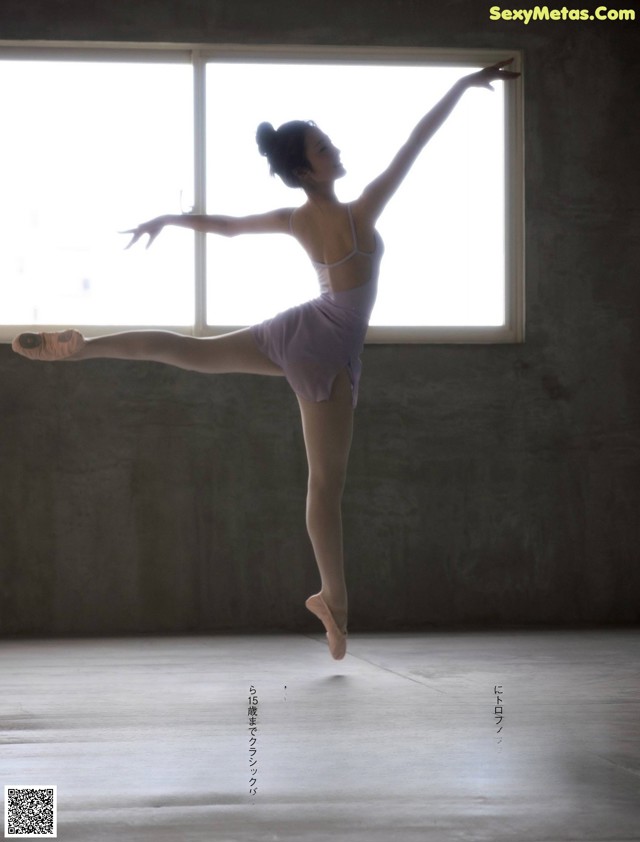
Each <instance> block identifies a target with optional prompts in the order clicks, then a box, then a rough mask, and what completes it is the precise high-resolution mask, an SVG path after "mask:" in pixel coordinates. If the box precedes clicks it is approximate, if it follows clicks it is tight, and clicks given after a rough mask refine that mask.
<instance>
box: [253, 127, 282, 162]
mask: <svg viewBox="0 0 640 842" xmlns="http://www.w3.org/2000/svg"><path fill="white" fill-rule="evenodd" d="M276 134H277V132H276V130H275V129H274V128H273V126H272V125H271V123H260V125H259V126H258V131H257V132H256V141H257V142H258V149H259V151H260V154H261V155H269V154H270V152H271V151H272V150H273V146H274V144H275V141H276Z"/></svg>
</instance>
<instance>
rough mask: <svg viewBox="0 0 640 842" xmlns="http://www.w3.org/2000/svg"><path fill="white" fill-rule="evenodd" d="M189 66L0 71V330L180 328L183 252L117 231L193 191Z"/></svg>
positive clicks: (8, 64) (175, 206) (186, 246)
mask: <svg viewBox="0 0 640 842" xmlns="http://www.w3.org/2000/svg"><path fill="white" fill-rule="evenodd" d="M191 72H192V71H191V68H190V67H189V66H188V65H184V66H182V65H174V64H167V65H162V64H140V63H137V64H128V63H118V62H83V61H0V114H2V115H3V123H4V129H3V131H2V132H0V160H1V161H2V162H3V189H2V194H3V201H2V203H1V204H0V226H1V228H2V234H3V237H2V239H3V245H2V249H1V250H0V301H1V302H2V306H1V308H0V314H1V315H0V319H1V321H2V323H3V324H6V325H10V324H14V325H142V326H144V325H156V324H170V325H185V326H187V325H191V324H192V323H193V309H194V303H193V302H194V285H193V263H194V261H193V243H192V241H190V240H189V238H188V237H186V238H185V237H184V236H183V237H180V236H179V235H177V232H176V231H175V229H174V230H171V231H168V232H167V235H166V236H163V237H162V238H161V239H159V240H158V242H157V243H156V244H154V247H153V249H150V250H149V251H145V250H144V249H135V250H131V251H124V247H125V245H126V244H127V239H126V238H125V237H123V236H122V235H121V234H119V233H118V231H121V230H122V229H124V228H131V227H133V226H134V225H137V224H138V223H139V222H141V221H142V220H144V219H148V218H150V217H152V216H155V215H156V214H157V213H159V212H160V209H163V208H164V209H170V210H171V211H173V212H179V208H180V195H181V192H182V193H183V194H186V195H188V196H191V194H192V192H193V174H192V172H193V117H192V108H193V106H192V81H191Z"/></svg>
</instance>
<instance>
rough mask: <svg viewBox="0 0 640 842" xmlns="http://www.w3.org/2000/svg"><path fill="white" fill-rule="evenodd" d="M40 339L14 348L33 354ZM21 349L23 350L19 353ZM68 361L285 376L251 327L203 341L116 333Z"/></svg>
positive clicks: (89, 342)
mask: <svg viewBox="0 0 640 842" xmlns="http://www.w3.org/2000/svg"><path fill="white" fill-rule="evenodd" d="M66 333H69V332H65V334H59V335H58V336H65V335H66ZM40 336H42V335H41V334H23V335H22V337H18V339H17V340H16V341H15V342H14V349H15V350H17V351H18V352H19V353H24V354H25V356H28V355H30V354H31V353H33V352H31V351H30V348H29V344H30V343H33V342H37V341H39V340H38V337H40ZM44 336H45V337H46V336H54V335H53V334H44ZM28 337H32V338H31V339H29V338H28ZM25 343H26V344H25ZM20 346H21V347H22V348H23V349H24V350H20ZM31 347H33V346H31ZM66 359H67V360H69V361H72V362H75V361H77V360H90V359H119V360H148V361H150V362H159V363H166V364H167V365H173V366H177V367H178V368H184V369H187V370H189V371H199V372H202V373H204V374H224V373H232V372H236V373H244V374H270V375H282V373H283V372H282V369H281V368H280V367H279V366H277V365H276V364H275V363H273V362H271V360H270V359H269V358H268V357H266V356H265V355H264V354H263V353H262V352H261V351H260V350H259V349H258V347H257V346H256V344H255V342H254V339H253V336H252V335H251V330H250V329H249V328H245V329H244V330H238V331H234V332H233V333H227V334H225V335H223V336H215V337H211V338H202V339H201V338H196V337H193V336H183V335H182V334H179V333H171V332H170V331H164V330H134V331H128V332H124V333H114V334H111V335H110V336H99V337H97V338H95V339H87V340H85V341H84V344H83V345H82V346H81V347H80V348H79V349H78V350H77V351H75V352H74V353H73V354H71V355H69V356H67V357H66Z"/></svg>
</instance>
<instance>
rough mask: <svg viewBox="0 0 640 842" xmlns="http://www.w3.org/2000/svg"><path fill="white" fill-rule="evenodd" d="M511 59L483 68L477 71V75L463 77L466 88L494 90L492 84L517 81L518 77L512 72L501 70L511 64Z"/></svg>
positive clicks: (517, 74)
mask: <svg viewBox="0 0 640 842" xmlns="http://www.w3.org/2000/svg"><path fill="white" fill-rule="evenodd" d="M512 61H513V59H512V58H508V59H505V61H498V62H496V63H495V64H492V65H491V67H485V68H483V69H482V70H478V72H477V73H471V74H470V75H469V76H465V77H464V82H465V83H466V85H467V87H468V88H489V90H490V91H492V90H494V88H493V85H492V84H491V83H492V82H499V81H508V80H509V79H517V78H518V76H520V74H519V73H516V72H515V71H513V70H503V67H506V65H507V64H511V62H512Z"/></svg>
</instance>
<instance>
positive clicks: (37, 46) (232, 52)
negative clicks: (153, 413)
mask: <svg viewBox="0 0 640 842" xmlns="http://www.w3.org/2000/svg"><path fill="white" fill-rule="evenodd" d="M505 56H509V57H513V59H514V60H513V64H512V68H513V69H514V70H517V71H520V72H522V53H521V51H518V50H499V51H498V50H493V49H474V48H460V49H457V48H456V49H433V48H422V47H378V46H371V47H362V46H333V45H324V46H320V45H240V44H218V45H215V46H214V45H197V44H140V43H113V42H96V43H93V42H91V43H77V42H48V41H33V42H20V43H19V44H16V43H15V42H7V41H1V40H0V59H2V60H6V59H12V58H13V59H16V60H20V59H22V60H25V59H29V60H38V59H39V60H66V61H69V60H78V61H103V62H110V61H113V62H118V61H127V62H136V61H139V62H146V63H151V62H154V61H161V62H163V63H173V62H175V63H180V64H191V65H192V68H193V93H194V98H193V121H194V122H193V134H194V173H193V176H194V184H193V195H194V206H193V212H194V213H198V214H200V213H202V214H204V213H206V212H207V211H206V68H207V64H209V63H214V62H230V61H231V62H232V61H234V60H235V61H238V62H243V63H253V62H255V63H256V64H260V63H262V62H268V63H292V62H295V63H306V64H318V63H322V62H327V63H331V64H345V65H352V64H375V65H378V66H379V65H384V64H388V65H401V64H405V65H413V64H438V65H441V66H447V65H457V66H460V65H461V66H464V65H468V66H469V67H470V68H471V67H477V66H479V65H480V66H482V65H488V64H492V63H494V62H496V61H500V60H501V59H503V58H505ZM428 107H429V104H426V106H425V108H428ZM504 107H505V114H504V131H505V147H504V148H505V197H504V200H505V232H504V233H505V322H504V324H503V325H499V326H486V327H484V326H474V327H465V326H442V327H433V326H426V325H425V326H419V327H415V326H371V327H370V328H369V330H368V333H367V337H366V341H367V343H379V344H396V343H397V344H410V343H418V344H448V343H464V344H472V343H482V344H493V343H521V342H524V338H525V295H524V292H525V290H524V287H525V271H524V270H525V263H524V260H525V247H524V106H523V84H522V78H520V79H519V80H518V81H517V82H516V83H514V84H509V85H505V89H504ZM375 175H376V173H372V178H373V177H374V176H375ZM206 237H207V235H206V234H202V233H195V234H194V256H195V262H194V265H195V272H194V275H195V276H194V287H195V313H194V321H193V325H192V326H191V327H188V328H185V327H184V326H181V327H176V326H171V325H158V326H156V327H159V328H163V329H167V330H175V331H176V332H179V333H183V334H187V335H194V336H216V335H220V334H221V333H226V332H229V331H230V330H234V329H236V328H240V327H245V326H246V325H237V326H235V327H234V326H226V325H225V326H224V327H222V326H216V325H210V324H207V322H206V313H207V288H206V282H207V265H206V263H207V249H206ZM65 327H68V325H39V326H38V329H40V330H51V329H62V328H65ZM78 327H80V328H81V329H83V330H84V332H85V333H86V335H88V336H96V335H100V334H105V333H110V332H114V331H115V332H117V331H120V330H125V329H126V330H135V329H151V328H150V327H149V326H147V327H146V328H145V327H143V328H136V327H135V326H131V325H126V326H125V325H112V326H106V325H91V326H82V325H78ZM29 329H33V326H30V325H2V326H0V341H10V340H11V339H12V338H13V336H15V334H16V333H18V332H20V331H21V330H29Z"/></svg>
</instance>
